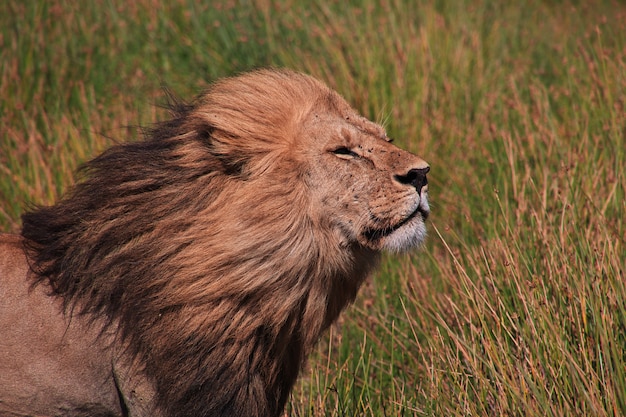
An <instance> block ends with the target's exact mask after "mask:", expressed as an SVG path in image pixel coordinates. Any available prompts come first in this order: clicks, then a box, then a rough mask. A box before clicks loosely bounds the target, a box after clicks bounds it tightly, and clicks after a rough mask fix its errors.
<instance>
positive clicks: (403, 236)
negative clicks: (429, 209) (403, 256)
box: [382, 216, 426, 252]
mask: <svg viewBox="0 0 626 417" xmlns="http://www.w3.org/2000/svg"><path fill="white" fill-rule="evenodd" d="M425 239H426V225H425V224H424V221H423V220H422V216H417V217H416V218H415V219H413V220H412V221H411V222H409V223H407V224H405V225H403V226H402V227H401V228H399V229H398V230H395V231H394V232H393V233H391V234H390V235H389V236H385V238H384V239H383V242H382V243H383V245H382V247H383V249H386V250H388V251H391V252H404V251H407V250H410V249H413V248H416V247H418V246H420V245H421V244H422V243H424V240H425Z"/></svg>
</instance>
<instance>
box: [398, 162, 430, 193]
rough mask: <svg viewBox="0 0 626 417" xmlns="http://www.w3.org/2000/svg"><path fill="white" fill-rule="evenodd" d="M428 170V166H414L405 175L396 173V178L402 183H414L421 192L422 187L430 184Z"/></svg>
mask: <svg viewBox="0 0 626 417" xmlns="http://www.w3.org/2000/svg"><path fill="white" fill-rule="evenodd" d="M428 171H430V167H428V166H427V167H426V168H413V169H410V170H409V172H407V173H406V174H404V175H396V180H397V181H398V182H400V183H402V184H406V185H412V186H413V187H415V189H416V190H417V191H418V192H420V191H422V188H424V187H425V186H426V185H428V179H426V174H428Z"/></svg>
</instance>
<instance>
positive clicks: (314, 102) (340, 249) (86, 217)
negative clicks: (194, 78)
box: [0, 70, 429, 417]
mask: <svg viewBox="0 0 626 417" xmlns="http://www.w3.org/2000/svg"><path fill="white" fill-rule="evenodd" d="M173 113H174V117H173V119H172V120H169V121H166V122H164V123H161V124H158V125H157V126H156V127H155V128H153V129H151V130H148V131H147V134H146V136H147V137H146V139H145V140H143V141H140V142H134V143H127V144H121V145H117V146H114V147H112V148H111V149H109V150H108V151H106V152H104V153H103V154H102V155H100V156H98V157H97V158H95V159H94V160H92V161H91V162H89V163H87V164H86V165H85V166H84V167H83V169H82V173H83V174H84V178H83V179H82V181H81V182H79V183H78V184H77V185H76V186H75V187H74V188H73V190H72V191H71V192H70V193H69V194H68V195H67V196H65V197H64V198H63V199H62V200H60V201H59V202H58V203H57V204H56V205H53V206H51V207H41V208H38V209H36V210H34V211H32V212H30V213H26V214H25V215H24V216H23V218H22V220H23V230H22V235H21V236H19V237H18V236H10V235H3V236H2V237H1V238H0V240H1V241H2V246H1V248H2V249H1V252H2V256H1V257H0V297H1V300H0V414H1V415H9V416H18V415H19V416H22V415H42V416H43V415H45V416H58V415H64V416H259V417H260V416H271V417H276V416H278V415H280V413H281V411H282V409H283V407H284V405H285V402H286V400H287V397H288V395H289V391H290V389H291V387H292V385H293V384H294V382H295V379H296V377H297V375H298V371H299V369H300V367H301V365H302V363H303V361H304V360H305V357H306V355H307V353H309V352H310V350H311V348H312V347H313V346H314V344H315V342H316V341H317V340H318V338H319V336H320V334H321V333H322V332H323V331H324V330H325V329H326V328H328V326H329V325H330V324H331V323H332V322H333V321H334V320H335V319H336V318H337V316H338V315H339V313H340V312H341V310H342V309H343V308H344V307H345V306H346V305H347V304H348V303H349V302H351V301H352V300H353V299H354V297H355V295H356V293H357V290H358V288H359V286H360V285H361V283H362V282H363V280H364V278H365V276H366V275H367V273H368V272H369V271H370V270H371V269H372V267H373V266H374V265H375V262H376V259H377V254H378V253H379V251H381V250H385V249H386V250H391V251H398V250H406V249H409V248H412V247H415V246H417V245H419V244H420V243H421V242H422V240H423V239H424V236H425V226H424V221H425V220H426V218H427V217H428V211H429V209H428V202H427V195H426V191H427V181H426V173H427V172H428V170H429V167H428V165H427V164H426V162H424V161H423V160H422V159H420V158H418V157H417V156H414V155H412V154H410V153H407V152H405V151H402V150H400V149H399V148H397V147H395V146H394V145H392V144H391V143H390V140H389V138H388V137H387V136H386V134H385V131H384V130H383V129H382V128H381V127H380V126H379V125H377V124H374V123H372V122H370V121H368V120H366V119H365V118H363V117H361V116H359V115H358V114H357V113H356V112H355V111H354V110H353V109H352V108H350V106H349V105H348V104H347V103H346V102H345V101H344V100H343V99H342V98H341V97H340V96H339V95H338V94H337V93H336V92H334V91H332V90H330V89H329V88H328V87H326V86H325V85H323V84H322V83H320V82H319V81H316V80H315V79H313V78H311V77H309V76H306V75H302V74H298V73H294V72H291V71H286V70H282V71H278V70H276V71H275V70H263V71H256V72H252V73H249V74H245V75H241V76H238V77H234V78H230V79H225V80H222V81H219V82H217V83H216V84H214V85H213V86H212V87H210V88H209V90H208V91H207V92H206V94H204V95H202V96H200V97H199V98H197V99H196V101H194V102H193V103H192V104H182V103H178V104H175V105H173Z"/></svg>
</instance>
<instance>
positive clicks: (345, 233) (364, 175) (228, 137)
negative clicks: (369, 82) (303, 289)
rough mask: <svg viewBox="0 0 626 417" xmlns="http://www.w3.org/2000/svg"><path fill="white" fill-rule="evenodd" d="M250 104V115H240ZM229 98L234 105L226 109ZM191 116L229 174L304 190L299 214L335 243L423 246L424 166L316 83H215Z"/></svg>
mask: <svg viewBox="0 0 626 417" xmlns="http://www.w3.org/2000/svg"><path fill="white" fill-rule="evenodd" d="M251 98H253V99H254V101H255V102H256V105H255V110H254V112H253V113H252V114H250V113H248V114H244V115H242V114H237V113H238V112H239V110H240V109H241V108H245V107H246V106H248V105H249V104H250V102H251ZM226 100H228V101H230V102H231V103H232V104H231V106H232V108H224V106H223V101H226ZM296 103H297V104H296ZM197 111H198V114H200V115H201V116H202V117H203V118H205V119H204V120H205V121H208V123H210V124H211V125H212V126H214V127H215V130H214V131H213V140H214V143H213V147H214V149H216V150H217V151H218V154H219V155H220V157H221V158H222V160H225V161H227V163H228V164H232V163H233V162H234V164H235V165H236V169H235V171H243V172H245V173H248V176H249V177H252V176H257V177H260V176H261V175H265V176H274V177H273V180H274V181H276V182H278V183H281V184H285V185H287V184H289V185H288V186H289V187H294V186H296V184H297V186H299V187H306V194H307V201H306V202H304V201H303V202H298V203H299V204H301V205H302V207H299V210H301V213H302V215H308V216H310V218H311V219H312V220H315V221H316V222H317V224H318V225H320V227H323V228H324V229H325V230H326V231H327V232H331V231H332V233H333V234H334V236H335V238H336V242H337V243H338V244H340V245H342V246H349V245H351V244H359V245H363V246H364V247H367V248H370V249H373V250H381V249H389V250H403V249H408V248H411V247H415V246H416V245H418V244H419V243H421V242H422V241H423V239H424V237H425V226H424V220H425V219H426V217H427V216H428V213H429V207H428V199H427V180H426V174H427V172H428V171H429V167H428V164H427V163H426V162H425V161H423V160H422V159H420V158H419V157H417V156H415V155H413V154H410V153H408V152H406V151H403V150H401V149H399V148H397V147H396V146H394V145H392V144H391V143H390V142H391V140H390V139H389V138H388V137H387V135H386V133H385V130H384V129H383V128H382V127H381V126H379V125H377V124H375V123H372V122H371V121H369V120H367V119H365V118H364V117H362V116H360V115H358V114H357V113H356V112H355V111H354V110H353V109H352V108H351V107H350V106H349V105H348V104H347V103H346V102H345V100H344V99H343V98H342V97H341V96H339V95H338V94H337V93H336V92H334V91H332V90H330V89H329V88H327V87H326V86H325V85H323V84H321V83H320V82H319V81H317V80H315V79H312V78H310V77H308V76H305V75H302V74H294V73H289V72H256V73H251V74H247V75H244V76H241V77H238V78H236V79H228V80H225V81H222V82H221V83H218V84H217V85H215V86H214V87H213V88H212V90H211V92H210V93H209V97H208V98H206V97H205V99H204V100H202V101H201V102H200V105H199V106H198V108H197ZM234 115H236V117H237V119H239V120H238V123H236V124H234V125H233V123H232V120H231V119H232V118H233V116H234ZM242 119H243V120H242ZM259 121H262V122H261V123H262V124H264V126H263V128H262V129H259V126H258V124H259ZM221 123H224V125H222V124H221ZM250 136H256V138H255V141H254V142H250V141H249V140H248V138H249V137H250ZM244 140H245V141H246V142H247V143H246V145H245V146H246V149H245V150H242V149H241V147H242V143H241V142H242V141H244ZM248 147H249V148H248Z"/></svg>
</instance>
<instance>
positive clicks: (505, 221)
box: [0, 0, 626, 416]
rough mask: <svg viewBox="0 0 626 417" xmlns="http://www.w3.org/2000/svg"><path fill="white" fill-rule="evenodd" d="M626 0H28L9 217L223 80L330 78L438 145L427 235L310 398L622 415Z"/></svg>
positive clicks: (15, 221)
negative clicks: (285, 70)
mask: <svg viewBox="0 0 626 417" xmlns="http://www.w3.org/2000/svg"><path fill="white" fill-rule="evenodd" d="M625 27H626V6H624V4H623V3H621V2H618V1H609V0H607V1H601V0H594V1H588V2H576V1H562V2H556V1H538V0H531V1H527V2H524V4H523V5H521V4H515V2H507V1H488V0H457V1H439V0H417V1H404V0H388V1H373V0H361V1H357V0H352V1H342V2H338V1H331V2H328V1H321V0H320V1H313V2H305V1H296V0H294V1H291V2H277V1H276V2H274V1H269V0H257V1H243V0H242V1H238V2H237V1H223V2H206V4H200V2H193V1H184V0H177V1H172V2H158V1H148V0H140V1H136V2H132V3H123V2H115V1H101V2H65V1H61V0H58V1H32V2H17V1H8V2H3V3H1V4H0V227H1V228H2V229H4V230H12V231H16V230H18V229H19V213H20V212H21V211H22V210H24V208H25V207H26V206H27V204H29V202H34V203H50V202H52V201H53V200H54V199H55V198H56V196H57V195H59V194H60V193H61V192H62V191H63V190H65V189H66V188H67V187H68V185H69V184H71V183H72V181H73V174H72V173H73V172H74V170H75V168H76V166H77V164H78V163H80V162H81V161H84V160H86V159H87V158H89V157H90V156H93V155H95V154H96V153H97V152H98V151H100V150H101V149H103V148H104V147H106V146H108V145H110V144H111V143H113V142H115V141H117V140H133V139H134V138H135V137H136V136H137V129H135V128H134V126H137V125H142V124H143V125H145V124H149V123H151V122H152V121H154V120H156V119H158V118H162V117H164V115H163V114H162V112H161V111H160V110H159V109H158V107H155V104H156V103H159V101H160V100H161V97H162V92H161V91H162V90H161V85H162V84H167V85H169V86H170V87H171V88H172V89H173V90H174V91H176V92H178V93H179V94H181V95H182V96H184V97H190V96H191V95H193V94H195V93H196V92H198V91H199V90H200V89H201V88H202V87H204V86H206V85H207V83H209V82H210V81H212V80H213V79H215V78H216V77H219V76H225V75H229V74H233V73H236V72H238V71H242V70H246V69H250V68H254V67H260V66H289V67H292V68H295V69H298V70H303V71H306V72H309V73H311V74H313V75H316V76H318V77H319V78H322V79H324V80H326V81H327V82H328V83H329V84H331V85H332V86H333V87H335V88H336V89H337V90H339V91H340V92H341V93H342V94H343V95H345V96H346V97H347V98H348V99H349V100H350V101H351V102H352V103H353V104H354V105H355V106H356V107H357V108H358V109H359V110H360V111H362V112H363V113H364V114H366V115H367V116H369V117H371V118H373V119H375V120H378V121H380V122H383V123H384V124H385V125H386V127H387V130H388V132H389V134H390V136H392V137H395V138H396V141H397V143H399V144H400V145H401V146H403V147H405V148H407V149H410V150H412V151H414V152H417V153H419V154H421V155H422V156H424V157H425V159H427V160H428V161H429V162H430V163H431V165H432V173H431V181H430V182H431V184H430V187H431V191H430V192H431V198H432V207H433V215H432V222H431V225H430V230H431V232H430V240H429V242H428V245H427V247H426V248H424V249H423V250H421V251H419V252H417V253H415V254H412V255H402V256H397V255H394V256H389V257H387V258H385V261H384V262H383V265H382V268H381V270H380V271H379V272H378V273H377V274H376V276H375V277H374V279H373V280H371V281H368V283H367V285H366V287H365V288H364V289H363V291H362V293H361V296H360V298H359V299H358V301H357V303H356V305H355V306H354V307H352V308H350V309H349V310H348V311H347V312H346V314H345V315H344V316H343V320H342V322H341V323H340V325H339V326H337V327H334V328H333V329H332V331H331V333H330V334H329V335H328V337H327V338H325V340H324V341H322V343H320V345H319V349H318V351H317V352H315V354H314V355H313V357H312V358H311V360H310V362H309V364H308V369H307V371H306V372H305V374H304V375H303V376H302V378H301V379H300V380H299V382H298V386H297V388H296V390H295V391H294V393H293V395H292V399H291V402H290V404H289V407H288V410H287V413H288V414H289V415H294V416H355V415H363V416H401V415H404V416H413V415H415V416H430V415H432V416H440V415H445V416H470V415H471V416H501V415H506V416H585V415H586V416H619V415H626V375H625V373H626V305H625V304H626V301H625V300H626V283H625V280H624V278H625V274H626V250H625V247H624V246H625V244H626V242H625V241H626V225H625V221H626V220H625V219H626V203H625V202H626V179H625V171H626V169H625V168H626V112H625V108H624V106H625V104H626V32H625V31H624V28H625Z"/></svg>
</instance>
